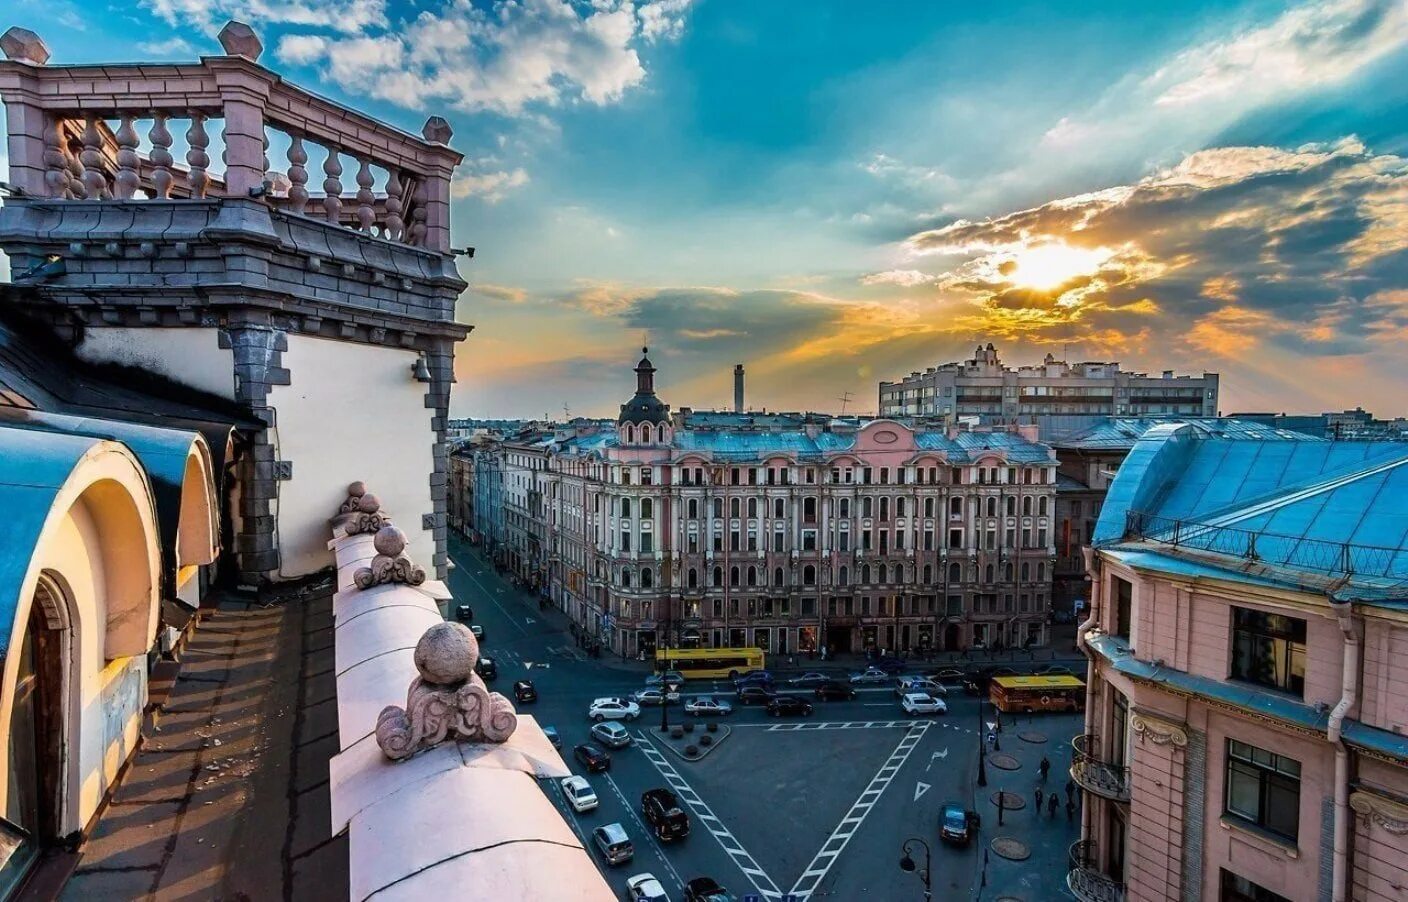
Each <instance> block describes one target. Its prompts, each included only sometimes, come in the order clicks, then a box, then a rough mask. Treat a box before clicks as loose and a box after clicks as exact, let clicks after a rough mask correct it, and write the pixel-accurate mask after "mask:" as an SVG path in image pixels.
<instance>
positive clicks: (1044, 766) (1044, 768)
mask: <svg viewBox="0 0 1408 902" xmlns="http://www.w3.org/2000/svg"><path fill="white" fill-rule="evenodd" d="M1037 767H1038V768H1039V769H1040V770H1041V779H1042V781H1043V782H1045V781H1046V775H1047V774H1048V773H1050V772H1051V762H1050V761H1047V760H1046V756H1045V755H1042V756H1041V763H1040V764H1038V765H1037ZM1051 795H1052V796H1055V795H1056V793H1054V792H1053V793H1052V794H1051Z"/></svg>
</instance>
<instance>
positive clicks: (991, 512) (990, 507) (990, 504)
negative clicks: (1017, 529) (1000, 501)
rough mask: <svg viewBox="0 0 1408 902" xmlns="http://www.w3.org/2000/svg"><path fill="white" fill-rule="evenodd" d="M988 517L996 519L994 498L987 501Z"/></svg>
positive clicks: (995, 500) (995, 501)
mask: <svg viewBox="0 0 1408 902" xmlns="http://www.w3.org/2000/svg"><path fill="white" fill-rule="evenodd" d="M988 516H989V517H996V516H997V499H996V498H989V499H988Z"/></svg>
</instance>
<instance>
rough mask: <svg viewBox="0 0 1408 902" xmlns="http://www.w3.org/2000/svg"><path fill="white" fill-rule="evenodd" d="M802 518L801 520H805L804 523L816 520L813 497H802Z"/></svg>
mask: <svg viewBox="0 0 1408 902" xmlns="http://www.w3.org/2000/svg"><path fill="white" fill-rule="evenodd" d="M802 520H803V522H805V523H815V522H816V499H815V498H811V497H808V498H803V499H802Z"/></svg>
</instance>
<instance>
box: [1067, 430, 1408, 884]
mask: <svg viewBox="0 0 1408 902" xmlns="http://www.w3.org/2000/svg"><path fill="white" fill-rule="evenodd" d="M1405 491H1408V445H1404V444H1403V443H1401V442H1326V441H1320V440H1315V439H1310V438H1307V439H1305V440H1295V439H1291V438H1286V439H1283V440H1280V441H1265V440H1260V439H1248V438H1244V437H1220V436H1217V435H1214V434H1211V433H1209V432H1207V431H1205V430H1200V429H1198V428H1197V427H1196V426H1195V425H1191V424H1169V425H1161V426H1156V427H1154V428H1153V429H1152V430H1149V431H1148V432H1147V433H1145V434H1144V436H1143V437H1142V438H1141V439H1140V441H1139V442H1138V443H1137V444H1136V445H1135V447H1134V449H1133V450H1132V451H1131V452H1130V453H1129V456H1128V458H1127V459H1126V460H1125V462H1124V465H1123V466H1122V467H1121V469H1120V471H1119V475H1118V476H1116V477H1115V479H1114V482H1113V483H1112V484H1111V486H1110V488H1109V493H1108V495H1107V497H1106V501H1105V505H1104V509H1103V510H1102V512H1101V515H1100V520H1099V522H1098V523H1097V525H1096V529H1095V535H1094V537H1093V550H1092V552H1091V554H1090V564H1091V575H1092V580H1093V589H1094V591H1093V606H1092V613H1091V616H1090V617H1089V619H1087V620H1086V621H1085V622H1084V623H1082V624H1081V625H1080V627H1079V631H1078V641H1080V642H1081V644H1082V646H1083V647H1084V649H1085V650H1086V653H1087V655H1088V656H1089V658H1090V671H1089V680H1088V693H1089V694H1088V704H1087V708H1086V730H1085V734H1084V735H1082V736H1081V737H1079V738H1078V739H1077V740H1076V741H1075V745H1076V748H1075V755H1074V764H1073V766H1072V768H1071V775H1072V778H1073V779H1074V780H1075V781H1076V783H1078V784H1079V785H1080V786H1081V787H1082V788H1083V789H1084V790H1085V800H1086V803H1085V804H1084V805H1083V806H1082V811H1083V818H1084V822H1083V825H1082V839H1081V841H1080V842H1079V843H1077V844H1076V846H1075V848H1073V849H1072V855H1071V862H1072V868H1071V871H1070V876H1069V879H1068V884H1069V886H1070V889H1071V891H1072V892H1073V893H1074V894H1075V896H1076V898H1078V899H1081V900H1089V902H1095V900H1100V902H1104V900H1111V899H1124V898H1128V899H1138V900H1170V902H1172V900H1193V902H1196V900H1199V899H1209V900H1211V899H1219V900H1234V902H1242V900H1256V902H1281V900H1304V899H1328V900H1333V902H1343V900H1348V899H1353V900H1356V902H1387V900H1390V899H1394V900H1401V899H1402V898H1403V897H1404V896H1403V893H1404V889H1403V887H1404V883H1405V870H1404V863H1405V862H1408V739H1405V731H1408V666H1406V665H1405V664H1404V653H1405V651H1408V617H1405V612H1404V599H1405V598H1408V533H1405V527H1404V519H1403V514H1402V498H1403V496H1404V493H1405Z"/></svg>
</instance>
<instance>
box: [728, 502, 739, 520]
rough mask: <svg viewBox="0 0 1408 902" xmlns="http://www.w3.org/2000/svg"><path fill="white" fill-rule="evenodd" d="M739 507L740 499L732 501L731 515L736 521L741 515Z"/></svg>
mask: <svg viewBox="0 0 1408 902" xmlns="http://www.w3.org/2000/svg"><path fill="white" fill-rule="evenodd" d="M739 505H740V501H739V499H737V498H735V499H733V501H731V502H730V503H729V514H730V515H731V516H733V517H734V518H735V519H737V517H738V514H739V510H740V507H739Z"/></svg>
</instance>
